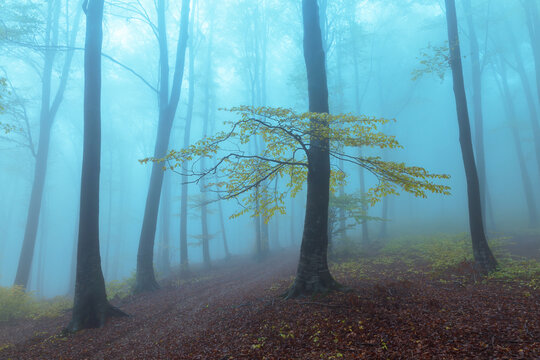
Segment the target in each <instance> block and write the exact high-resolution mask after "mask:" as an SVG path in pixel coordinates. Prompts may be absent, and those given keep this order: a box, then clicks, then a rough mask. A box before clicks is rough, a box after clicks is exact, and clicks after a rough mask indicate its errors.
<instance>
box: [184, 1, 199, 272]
mask: <svg viewBox="0 0 540 360" xmlns="http://www.w3.org/2000/svg"><path fill="white" fill-rule="evenodd" d="M195 6H196V2H195V1H194V2H193V7H194V9H193V11H192V14H191V21H190V23H189V29H190V34H189V38H188V48H189V58H188V68H189V73H188V79H189V82H188V105H187V111H186V125H185V127H184V143H183V147H184V148H187V147H188V146H189V143H190V139H191V123H192V120H193V108H194V105H195V52H196V44H195V41H193V40H194V37H195V32H194V31H193V30H194V27H193V24H194V23H195ZM183 166H184V167H186V168H187V166H188V164H187V163H184V164H183ZM188 196H189V187H188V185H187V178H186V177H183V178H182V188H181V196H180V269H181V271H182V272H186V271H188V267H189V256H188V240H187V238H188V236H187V224H188V221H187V217H188Z"/></svg>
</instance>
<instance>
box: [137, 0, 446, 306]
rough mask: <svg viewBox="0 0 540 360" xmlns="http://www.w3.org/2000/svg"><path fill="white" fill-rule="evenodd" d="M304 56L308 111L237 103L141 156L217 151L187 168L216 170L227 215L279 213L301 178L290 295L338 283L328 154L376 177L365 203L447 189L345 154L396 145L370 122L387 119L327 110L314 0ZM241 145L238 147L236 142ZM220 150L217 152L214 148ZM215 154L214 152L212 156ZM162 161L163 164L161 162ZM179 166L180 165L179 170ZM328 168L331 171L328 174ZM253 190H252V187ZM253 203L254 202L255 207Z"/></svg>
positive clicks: (184, 157)
mask: <svg viewBox="0 0 540 360" xmlns="http://www.w3.org/2000/svg"><path fill="white" fill-rule="evenodd" d="M302 5H303V6H302V10H303V17H304V58H305V62H306V69H307V76H308V93H309V109H310V112H307V113H303V114H297V113H295V112H294V111H292V110H288V109H279V108H278V109H272V108H265V107H260V108H254V107H248V106H244V107H239V108H234V109H231V110H232V111H234V112H236V113H238V114H239V115H240V117H241V118H240V119H239V120H237V121H233V122H229V123H228V124H229V125H230V129H229V131H225V132H221V133H219V134H217V135H214V136H211V137H208V138H205V139H202V140H200V141H198V142H197V143H195V144H194V145H192V146H191V147H190V148H188V149H183V150H180V151H175V150H171V151H170V152H169V154H167V156H165V157H164V158H147V159H143V160H141V161H142V162H143V163H145V162H148V161H152V162H154V165H155V164H156V163H158V164H159V163H163V162H167V165H168V167H169V168H170V169H172V170H174V171H178V170H176V169H178V168H180V167H181V166H182V164H183V163H184V162H185V161H192V160H193V159H194V158H200V157H214V158H216V157H219V161H217V164H216V165H214V166H212V167H209V168H207V169H200V170H198V169H195V168H193V167H191V169H190V171H189V175H190V176H192V177H194V178H195V179H194V180H192V181H193V182H198V181H200V179H201V178H202V177H204V176H207V175H209V174H216V173H217V172H218V171H220V173H221V176H222V177H221V178H220V181H219V182H218V183H217V184H214V185H217V186H219V187H221V188H222V190H223V193H222V198H224V199H231V198H237V199H239V201H240V202H241V203H242V205H243V207H242V210H241V211H239V212H238V213H236V214H235V215H233V216H239V215H241V214H244V213H247V212H251V214H252V216H258V215H261V214H260V212H261V211H262V212H263V214H262V215H263V216H264V217H265V220H266V221H268V219H269V218H270V217H271V216H272V215H273V214H274V213H275V212H276V211H279V212H282V213H284V212H285V208H284V197H285V195H286V194H287V193H288V191H290V192H291V194H292V195H295V194H296V193H298V191H300V189H301V188H302V186H303V185H304V183H305V182H307V202H306V213H305V222H304V233H303V237H302V245H301V250H300V261H299V264H298V269H297V274H296V279H295V281H294V283H293V284H292V286H291V288H290V289H289V290H288V292H287V297H297V296H301V295H307V294H315V293H320V292H326V291H331V290H336V289H340V288H341V286H340V285H339V284H338V283H337V282H336V281H335V280H334V278H333V277H332V275H331V274H330V271H329V269H328V262H327V254H328V203H329V193H330V187H331V186H332V188H335V186H336V185H339V183H341V182H342V181H343V180H344V174H343V172H341V171H333V172H331V164H330V157H333V158H335V159H336V160H340V159H342V160H344V161H347V162H349V163H352V164H355V165H358V166H362V167H364V168H366V169H367V170H368V171H370V172H371V173H372V174H374V175H375V176H377V178H378V179H379V183H378V185H377V186H375V187H374V188H373V189H371V198H370V199H371V202H372V203H375V202H376V201H378V200H379V199H380V198H381V197H383V196H385V195H388V194H398V191H397V190H398V188H400V189H402V190H403V191H406V192H410V193H413V194H415V195H417V196H423V197H425V196H426V191H428V192H436V193H442V194H448V190H449V188H448V187H447V186H445V185H438V184H434V183H433V182H432V181H431V180H433V179H447V178H448V176H447V175H437V174H430V173H428V172H427V171H426V170H425V169H423V168H420V167H409V166H406V165H405V164H403V163H396V162H391V161H382V160H381V159H380V157H359V156H354V155H349V154H348V153H347V152H345V151H344V150H345V147H352V148H358V147H360V146H368V147H378V148H381V149H382V148H397V147H400V145H399V143H398V142H397V141H396V140H395V139H394V138H393V137H391V136H386V135H384V134H382V133H380V132H377V127H378V126H380V125H382V124H385V123H387V122H388V120H386V119H376V118H370V117H366V116H362V117H357V116H352V115H329V114H328V90H327V83H326V70H325V57H324V50H323V48H322V39H321V32H320V27H319V16H318V7H317V2H316V0H304V1H303V3H302ZM259 136H260V137H261V138H262V139H263V141H264V142H265V143H266V144H268V146H267V147H266V148H265V149H264V150H263V151H262V152H261V153H260V154H258V153H249V147H248V149H245V147H246V144H247V143H248V142H249V139H251V138H256V137H259ZM241 145H243V146H241ZM231 148H234V149H238V150H236V151H232V152H230V151H226V152H225V154H224V155H222V156H220V155H221V154H219V153H220V150H221V149H231ZM218 154H219V155H218ZM165 168H166V167H165ZM180 171H181V170H180ZM331 174H333V177H332V181H331ZM278 176H279V177H285V176H288V177H289V181H288V187H287V191H285V192H282V193H274V194H273V196H272V197H270V196H268V195H269V194H270V193H271V191H272V190H271V189H270V187H269V185H268V184H270V183H271V182H272V180H273V179H275V178H276V177H278ZM256 190H257V191H256ZM259 205H260V206H259Z"/></svg>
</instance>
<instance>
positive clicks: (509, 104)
mask: <svg viewBox="0 0 540 360" xmlns="http://www.w3.org/2000/svg"><path fill="white" fill-rule="evenodd" d="M499 64H500V66H499V68H500V71H499V74H500V75H501V80H502V81H498V82H497V85H498V86H499V91H500V93H501V98H502V100H503V103H504V105H505V106H504V110H505V113H506V117H507V119H508V121H509V122H510V128H511V131H512V139H513V140H514V146H515V149H516V155H517V159H518V165H519V170H520V174H521V181H522V185H523V194H524V195H525V202H526V204H527V210H528V215H529V226H530V227H536V226H537V225H538V212H537V209H536V202H535V201H534V199H535V197H534V191H533V187H532V183H531V178H530V176H529V171H528V169H527V162H526V160H525V154H524V153H523V148H522V146H521V139H520V136H519V130H518V125H519V124H518V123H517V121H516V119H517V116H516V110H515V106H514V102H513V100H512V93H511V92H510V87H509V85H508V77H507V73H506V67H505V64H504V62H503V61H502V60H501V61H499ZM501 82H502V85H501Z"/></svg>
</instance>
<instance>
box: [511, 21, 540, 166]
mask: <svg viewBox="0 0 540 360" xmlns="http://www.w3.org/2000/svg"><path fill="white" fill-rule="evenodd" d="M508 34H509V43H510V45H511V46H512V50H513V52H514V58H515V60H516V67H515V70H516V72H517V73H518V75H519V79H520V81H521V86H522V87H523V93H524V95H525V99H526V101H527V106H528V108H529V121H530V124H531V129H532V136H533V141H534V149H535V155H536V164H537V170H538V174H539V175H540V124H539V123H538V112H537V110H536V102H535V100H534V95H533V91H532V89H531V85H530V83H529V78H528V76H527V72H526V70H525V66H524V65H523V58H522V57H521V51H520V49H519V47H518V46H517V42H516V39H515V37H514V35H513V34H512V32H511V31H508Z"/></svg>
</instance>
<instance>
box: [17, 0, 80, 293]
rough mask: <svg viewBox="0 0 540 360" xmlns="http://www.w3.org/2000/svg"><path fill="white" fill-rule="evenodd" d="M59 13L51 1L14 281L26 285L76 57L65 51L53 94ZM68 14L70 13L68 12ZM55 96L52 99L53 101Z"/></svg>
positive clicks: (73, 35)
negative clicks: (54, 134) (56, 125)
mask: <svg viewBox="0 0 540 360" xmlns="http://www.w3.org/2000/svg"><path fill="white" fill-rule="evenodd" d="M80 14H81V11H78V12H77V15H76V16H75V19H74V26H73V28H72V30H71V32H70V35H69V37H70V39H69V43H68V44H67V45H68V46H69V47H71V48H73V47H74V45H75V40H76V37H77V33H78V30H79V20H80ZM59 16H60V1H59V0H56V1H50V2H49V9H48V16H47V28H46V30H45V45H46V46H47V49H46V50H45V61H44V65H43V73H42V84H41V110H40V117H39V119H40V120H39V124H40V128H39V143H38V150H37V153H36V166H35V169H34V179H33V182H32V192H31V194H30V205H29V207H28V213H27V217H26V227H25V230H24V238H23V245H22V249H21V254H20V257H19V264H18V266H17V273H16V275H15V285H19V286H22V287H26V286H27V285H28V278H29V276H30V268H31V266H32V259H33V257H34V248H35V244H36V235H37V229H38V226H39V214H40V210H41V202H42V199H43V187H44V185H45V176H46V174H47V160H48V157H49V145H50V140H51V128H52V125H53V122H54V119H55V117H56V114H57V112H58V108H59V107H60V104H61V103H62V100H63V97H64V92H65V89H66V85H67V81H68V78H69V72H70V69H71V63H72V60H73V51H68V52H66V54H65V59H64V64H63V68H62V74H61V76H60V82H59V84H58V88H57V90H56V93H55V95H54V98H53V97H52V94H51V91H52V90H51V88H52V84H51V83H52V73H53V67H54V61H55V58H56V55H57V51H58V50H57V49H56V47H57V46H58V26H59ZM66 16H67V15H66ZM51 100H52V101H51Z"/></svg>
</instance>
